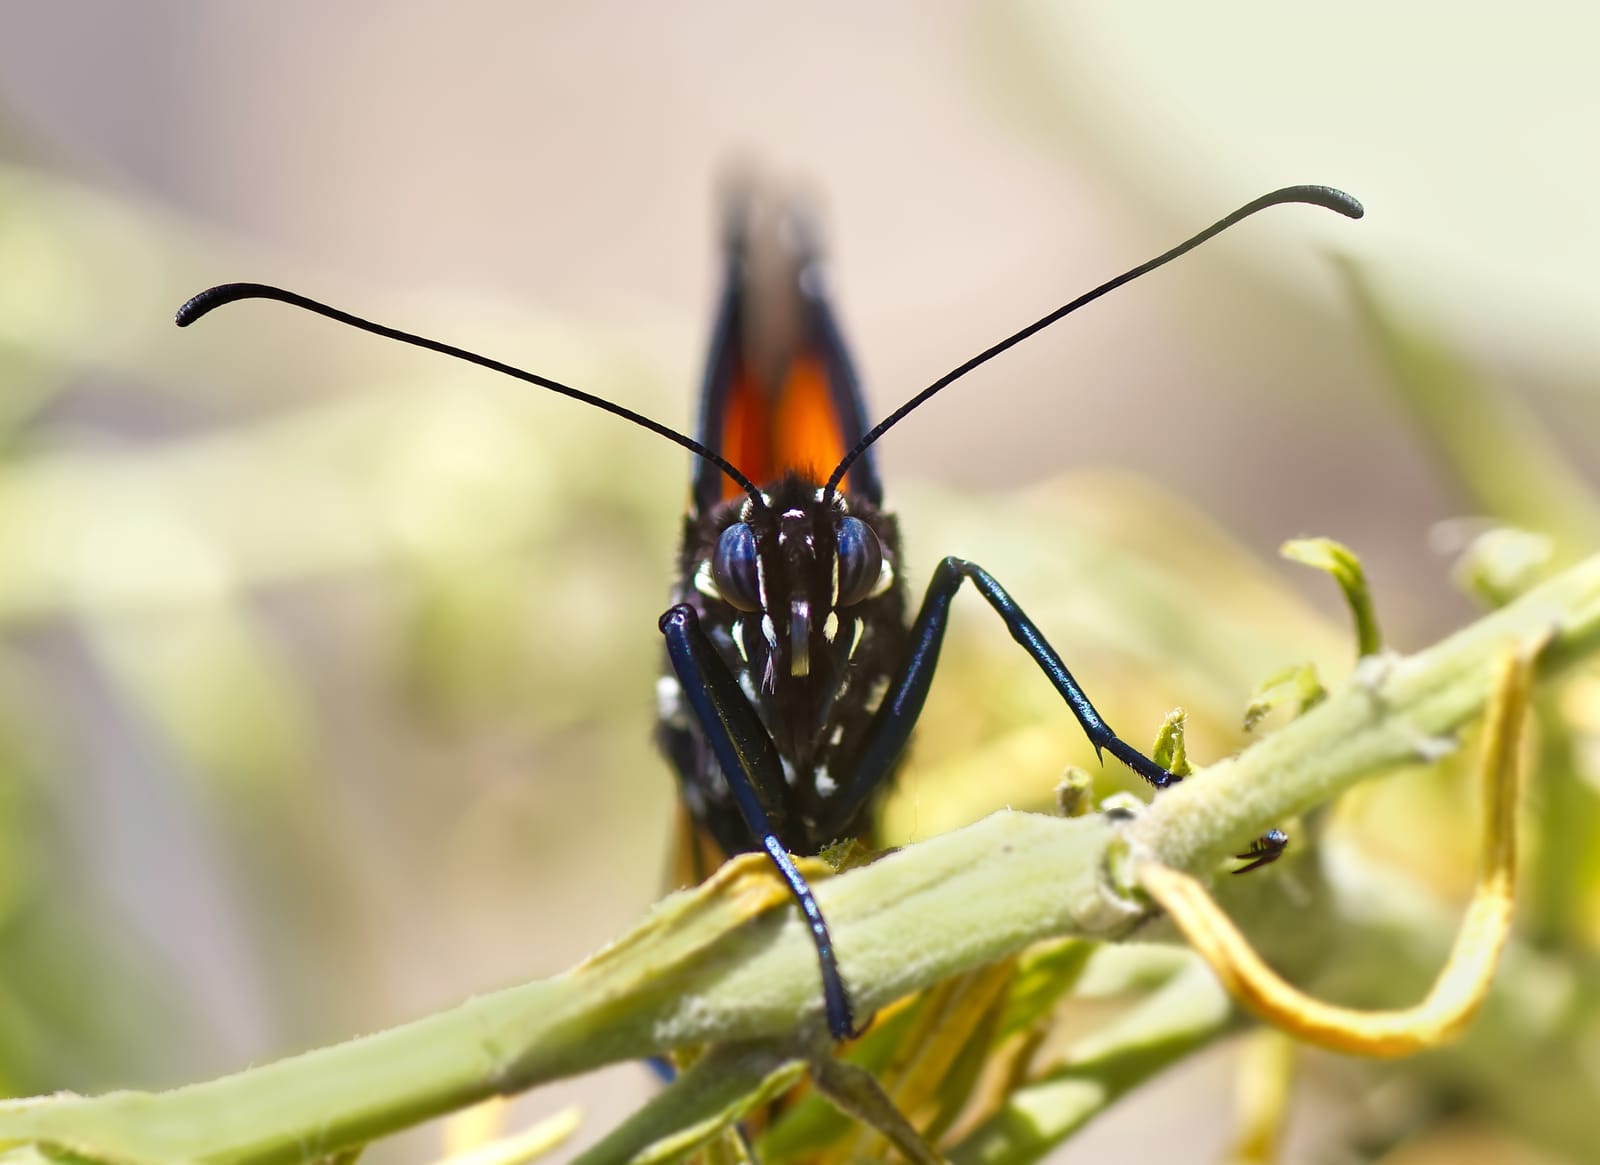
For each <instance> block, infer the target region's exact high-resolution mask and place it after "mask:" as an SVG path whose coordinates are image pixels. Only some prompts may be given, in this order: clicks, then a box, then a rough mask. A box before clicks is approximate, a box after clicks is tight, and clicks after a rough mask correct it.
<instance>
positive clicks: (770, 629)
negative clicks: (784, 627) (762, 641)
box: [761, 615, 778, 650]
mask: <svg viewBox="0 0 1600 1165" xmlns="http://www.w3.org/2000/svg"><path fill="white" fill-rule="evenodd" d="M761 634H762V635H763V636H765V637H766V640H767V646H768V647H770V648H773V649H774V650H776V649H777V646H778V627H777V624H775V623H773V621H772V616H771V615H762V616H761Z"/></svg>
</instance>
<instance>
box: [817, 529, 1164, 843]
mask: <svg viewBox="0 0 1600 1165" xmlns="http://www.w3.org/2000/svg"><path fill="white" fill-rule="evenodd" d="M963 580H968V581H970V582H971V583H972V585H973V586H974V587H976V588H977V590H978V593H979V594H981V595H982V596H983V597H984V598H985V599H987V600H988V601H989V605H990V606H991V607H993V608H994V609H995V611H996V612H997V613H998V614H999V615H1000V618H1001V619H1003V620H1004V621H1005V624H1006V627H1007V629H1009V630H1010V632H1011V637H1012V638H1013V639H1015V640H1016V641H1017V642H1018V643H1020V644H1021V645H1022V647H1023V650H1025V651H1026V652H1027V653H1028V654H1029V655H1030V656H1032V657H1033V660H1034V662H1035V663H1037V664H1038V665H1039V669H1040V670H1041V671H1043V672H1044V674H1045V677H1046V678H1047V679H1049V681H1050V682H1051V683H1052V684H1053V685H1055V689H1056V691H1058V692H1060V693H1061V698H1062V699H1063V700H1065V701H1066V702H1067V706H1068V707H1069V708H1071V709H1072V714H1073V715H1074V716H1076V717H1077V718H1078V723H1079V724H1081V725H1083V730H1084V732H1086V733H1088V735H1089V740H1090V743H1092V744H1093V745H1094V747H1095V751H1096V752H1109V753H1110V754H1111V755H1112V756H1114V757H1116V758H1117V759H1118V760H1120V761H1121V762H1122V763H1123V764H1125V765H1127V766H1128V767H1129V768H1130V769H1132V770H1133V771H1134V772H1136V773H1138V774H1139V775H1140V776H1141V777H1143V778H1144V779H1145V780H1147V781H1149V782H1150V783H1151V784H1152V785H1154V786H1155V787H1156V788H1158V789H1164V788H1166V787H1167V786H1168V785H1170V784H1172V783H1174V782H1175V781H1177V780H1179V778H1178V777H1176V776H1174V775H1173V774H1172V773H1169V772H1168V771H1167V770H1166V769H1164V768H1162V767H1161V766H1160V765H1158V764H1156V762H1155V761H1153V760H1151V759H1150V758H1149V757H1147V756H1145V755H1144V754H1143V753H1141V752H1140V751H1139V750H1138V749H1136V748H1134V747H1133V746H1132V745H1131V744H1128V743H1127V742H1126V741H1124V740H1123V739H1122V738H1121V737H1120V736H1118V735H1117V734H1116V733H1115V732H1113V731H1112V730H1111V726H1110V725H1109V724H1107V723H1106V722H1105V720H1104V718H1103V717H1101V715H1100V713H1099V712H1097V711H1095V707H1094V705H1093V704H1091V703H1090V702H1089V697H1088V696H1086V695H1084V692H1083V689H1082V688H1081V687H1079V686H1078V681H1077V680H1075V679H1073V678H1072V673H1071V672H1070V671H1068V670H1067V665H1066V664H1064V663H1062V662H1061V657H1060V656H1059V655H1057V654H1056V651H1055V649H1054V648H1053V647H1051V646H1050V644H1049V642H1048V641H1046V639H1045V637H1044V636H1043V635H1042V634H1041V633H1040V631H1039V628H1038V627H1037V626H1035V624H1034V622H1033V620H1032V619H1030V618H1028V616H1027V615H1026V614H1025V613H1024V612H1023V610H1022V608H1021V607H1019V606H1017V604H1016V601H1015V600H1013V599H1012V597H1011V596H1010V595H1009V594H1007V593H1006V591H1005V588H1004V587H1002V586H1001V585H1000V584H999V583H998V582H996V581H995V579H994V576H992V575H991V574H989V572H988V571H986V570H984V569H983V568H982V567H981V566H979V565H977V564H976V563H973V562H967V561H966V560H965V559H961V558H955V557H950V558H946V559H945V560H944V561H943V562H941V563H940V564H939V566H938V569H936V570H935V571H934V573H933V578H932V580H931V581H930V582H929V583H928V590H927V592H926V594H925V595H924V596H923V599H922V609H921V610H920V611H919V612H918V613H917V621H916V622H915V623H914V624H913V625H912V628H911V649H910V650H909V651H908V652H907V653H906V659H905V662H904V663H903V664H901V666H900V672H899V674H898V675H897V676H896V677H895V679H894V681H893V682H892V683H891V684H890V686H889V691H888V693H887V694H886V695H885V696H884V700H883V703H882V705H880V706H879V708H878V712H877V716H876V718H875V720H874V721H873V726H872V730H871V732H870V734H869V736H868V738H867V742H866V745H865V746H864V747H863V749H862V752H861V757H860V760H859V761H858V763H857V765H856V768H855V771H854V773H853V774H852V776H851V781H850V787H849V790H848V791H847V792H846V794H845V795H844V796H843V797H842V798H841V799H840V801H839V802H838V806H839V820H842V821H843V820H849V819H850V818H851V817H853V816H854V814H855V812H856V811H857V810H858V809H859V808H860V806H861V804H862V803H863V802H864V801H865V799H866V798H867V797H869V796H870V795H871V794H872V791H873V790H874V789H876V788H877V787H878V785H879V784H880V783H881V781H882V780H883V777H884V774H886V773H887V772H888V771H889V770H890V768H892V767H893V765H894V763H895V761H896V759H897V758H898V757H899V756H900V753H901V751H902V750H904V748H905V746H906V741H907V740H909V739H910V736H911V729H912V726H913V725H914V724H915V723H916V720H917V717H918V715H920V714H921V712H922V705H923V702H924V701H925V700H926V699H927V697H928V688H929V686H930V685H931V684H932V683H933V672H934V669H935V667H937V666H938V663H939V648H940V647H941V646H942V645H943V643H944V630H945V626H946V625H947V624H948V622H949V619H950V602H951V600H952V599H954V598H955V595H956V592H957V591H958V590H960V589H961V583H962V581H963Z"/></svg>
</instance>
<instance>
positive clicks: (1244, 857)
mask: <svg viewBox="0 0 1600 1165" xmlns="http://www.w3.org/2000/svg"><path fill="white" fill-rule="evenodd" d="M1288 848H1289V835H1288V834H1287V833H1285V832H1283V830H1281V829H1269V830H1267V832H1265V833H1263V834H1262V835H1261V836H1260V837H1258V838H1256V839H1255V840H1254V841H1252V842H1251V843H1250V848H1249V849H1247V850H1245V851H1244V853H1242V854H1234V855H1233V856H1234V857H1236V858H1238V859H1239V860H1240V861H1241V862H1243V863H1245V864H1244V865H1242V866H1240V867H1239V868H1238V869H1237V870H1234V871H1233V872H1234V873H1235V874H1248V873H1249V872H1250V871H1251V870H1259V869H1260V868H1261V867H1262V866H1270V865H1271V864H1272V863H1273V862H1275V861H1277V860H1278V859H1279V858H1281V857H1282V856H1283V851H1284V850H1286V849H1288Z"/></svg>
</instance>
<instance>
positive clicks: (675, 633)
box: [661, 604, 856, 1040]
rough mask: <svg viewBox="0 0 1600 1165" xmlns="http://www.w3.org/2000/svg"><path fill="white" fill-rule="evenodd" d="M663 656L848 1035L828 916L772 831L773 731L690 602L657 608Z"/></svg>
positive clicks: (775, 811)
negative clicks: (812, 951)
mask: <svg viewBox="0 0 1600 1165" xmlns="http://www.w3.org/2000/svg"><path fill="white" fill-rule="evenodd" d="M661 633H662V634H663V635H664V636H666V640H667V656H668V658H669V659H671V661H672V670H673V671H674V672H676V673H677V676H678V683H679V685H680V686H681V687H682V688H683V695H684V698H685V700H687V702H688V704H689V707H690V709H691V710H692V711H693V713H694V717H695V719H696V721H698V722H699V725H700V728H701V731H703V732H704V733H705V737H706V740H707V741H708V742H709V743H710V745H711V749H712V752H713V753H715V754H716V757H717V761H718V763H719V764H720V765H721V766H722V772H723V776H724V777H725V778H726V779H727V782H728V790H729V792H731V793H732V794H733V799H734V803H735V804H736V805H737V806H738V808H739V814H740V816H742V817H743V818H744V821H745V824H746V825H747V826H748V827H749V830H750V835H751V837H752V838H754V839H755V841H756V843H757V846H758V847H759V848H760V849H762V850H764V851H765V852H766V854H767V856H768V857H769V858H771V859H772V864H773V865H775V866H777V867H778V873H779V874H780V875H782V877H783V880H784V881H785V882H787V883H788V886H789V892H790V893H791V894H793V895H794V898H795V901H796V902H798V903H799V904H800V912H801V913H802V914H803V915H804V916H805V919H806V925H807V926H808V927H810V929H811V941H812V943H813V944H815V946H816V948H817V962H818V963H819V964H820V966H821V968H822V997H823V1002H824V1003H825V1004H826V1006H827V1011H828V1030H829V1031H830V1032H832V1033H833V1037H834V1039H838V1040H842V1039H845V1038H847V1037H849V1036H852V1035H855V1034H856V1031H855V1026H854V1022H853V1017H852V1014H851V1008H850V997H849V995H848V994H847V993H846V992H845V988H844V980H843V978H842V977H841V976H840V974H839V961H838V958H837V956H836V955H835V954H834V950H833V939H832V938H831V937H830V936H829V934H828V923H827V920H826V919H824V918H823V917H822V909H821V907H819V906H818V905H817V899H816V896H815V895H814V894H812V892H811V887H810V885H809V884H807V882H806V880H805V877H804V875H802V874H801V873H800V871H799V869H798V868H796V866H795V864H794V859H793V858H791V857H790V856H789V852H788V851H787V850H786V849H784V848H783V843H782V842H781V841H780V840H779V839H778V831H779V830H780V829H781V828H782V824H783V823H782V810H781V808H780V806H779V805H778V804H777V803H776V801H775V799H774V797H773V795H772V792H773V791H774V790H778V789H782V788H783V766H782V763H781V762H780V761H779V759H778V750H777V748H776V746H774V745H773V743H772V738H771V737H770V736H769V735H768V734H767V731H766V729H765V728H763V727H762V725H761V720H760V717H758V716H757V715H756V711H755V709H754V708H752V707H751V706H750V701H749V700H747V699H745V695H744V693H743V692H741V691H740V690H739V685H738V682H737V681H736V680H735V679H734V678H733V675H732V674H731V673H730V672H729V671H728V669H727V667H726V665H724V664H723V662H722V660H721V659H719V658H718V656H717V653H716V650H715V649H714V648H713V647H712V646H711V641H710V640H709V639H708V638H707V637H706V634H705V632H704V631H702V630H701V629H700V621H699V618H698V617H697V616H696V615H695V612H694V608H693V607H690V606H688V605H686V604H679V605H678V606H676V607H673V608H671V609H670V610H668V611H667V613H666V614H665V615H663V616H661Z"/></svg>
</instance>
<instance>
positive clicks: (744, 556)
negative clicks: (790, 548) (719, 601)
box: [711, 522, 761, 611]
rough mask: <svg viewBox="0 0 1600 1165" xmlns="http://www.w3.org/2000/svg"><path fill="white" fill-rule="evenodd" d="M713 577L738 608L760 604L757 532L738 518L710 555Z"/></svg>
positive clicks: (755, 606) (750, 607) (726, 596)
mask: <svg viewBox="0 0 1600 1165" xmlns="http://www.w3.org/2000/svg"><path fill="white" fill-rule="evenodd" d="M711 577H712V579H713V580H714V581H715V582H716V584H717V590H718V591H720V592H721V593H722V597H723V598H724V599H726V600H728V602H730V603H732V604H733V605H734V606H735V607H738V608H739V610H741V611H754V610H757V609H759V608H760V606H761V587H760V581H759V579H758V578H757V576H756V535H755V531H754V530H752V529H750V527H749V526H747V525H746V524H745V523H743V522H737V523H735V524H734V525H732V526H729V527H728V528H727V529H726V530H724V531H723V532H722V537H721V538H719V539H717V550H716V553H715V554H713V555H712V556H711Z"/></svg>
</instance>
